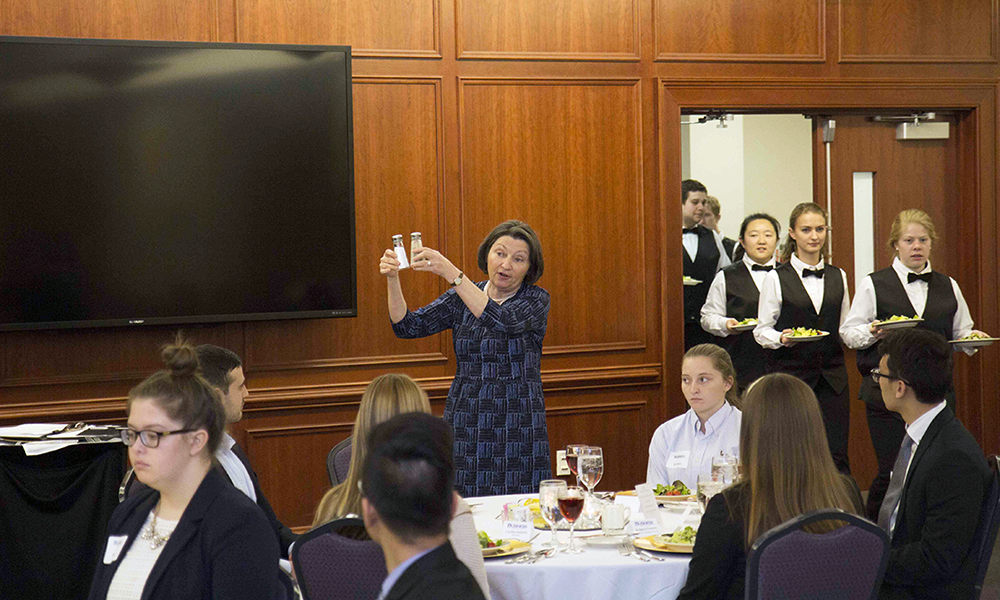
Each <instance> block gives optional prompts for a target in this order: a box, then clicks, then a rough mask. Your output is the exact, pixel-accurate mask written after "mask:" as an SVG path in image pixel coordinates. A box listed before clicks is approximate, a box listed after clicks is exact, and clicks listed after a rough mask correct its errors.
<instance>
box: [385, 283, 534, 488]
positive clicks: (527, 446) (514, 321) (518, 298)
mask: <svg viewBox="0 0 1000 600" xmlns="http://www.w3.org/2000/svg"><path fill="white" fill-rule="evenodd" d="M476 285H478V286H479V288H480V289H484V288H485V286H486V282H485V281H483V282H480V283H477V284H476ZM548 317H549V293H548V292H546V291H545V290H543V289H542V288H540V287H537V286H534V285H522V286H521V287H520V289H518V290H517V293H516V294H514V296H512V297H511V298H509V299H508V300H506V301H505V302H504V303H503V304H502V305H500V304H497V303H496V302H494V301H493V300H490V301H489V302H487V304H486V308H485V309H483V314H482V315H480V317H479V318H478V319H477V318H476V317H475V316H473V315H472V312H471V311H469V309H468V307H466V306H465V303H464V302H462V299H461V298H460V297H459V296H458V294H457V293H456V292H455V290H449V291H447V292H445V293H444V294H442V295H441V296H440V297H439V298H438V299H437V300H435V301H434V302H431V303H430V304H428V305H427V306H425V307H423V308H421V309H419V310H417V311H415V312H407V313H406V316H405V317H403V319H402V320H400V321H399V323H395V324H393V326H392V330H393V332H394V333H395V334H396V336H397V337H401V338H418V337H424V336H428V335H433V334H435V333H438V332H440V331H443V330H445V329H451V330H453V336H454V341H455V355H456V357H457V358H458V372H457V373H456V374H455V380H454V381H453V382H452V384H451V389H450V390H449V391H448V401H447V403H446V404H445V408H444V419H445V421H447V422H448V423H449V424H450V425H451V426H452V427H453V428H454V431H455V487H456V488H457V489H458V492H459V493H460V494H461V495H462V496H464V497H466V498H469V497H473V496H493V495H497V494H527V493H532V492H536V491H538V483H539V482H540V481H542V480H543V479H549V478H550V477H551V476H552V469H551V463H550V461H549V434H548V429H547V428H546V426H545V400H544V398H543V397H542V376H541V359H542V338H544V337H545V327H546V325H547V323H548Z"/></svg>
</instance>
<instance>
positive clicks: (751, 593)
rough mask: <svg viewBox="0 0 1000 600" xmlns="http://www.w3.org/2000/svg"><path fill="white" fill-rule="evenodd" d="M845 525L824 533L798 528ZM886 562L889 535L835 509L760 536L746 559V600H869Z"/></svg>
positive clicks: (789, 523) (859, 518) (877, 589)
mask: <svg viewBox="0 0 1000 600" xmlns="http://www.w3.org/2000/svg"><path fill="white" fill-rule="evenodd" d="M827 520H836V521H846V522H847V525H845V526H843V527H841V528H839V529H836V530H834V531H830V532H827V533H808V532H805V531H802V527H803V526H805V525H808V524H810V523H815V522H817V521H827ZM888 558H889V536H887V535H886V533H885V531H883V530H882V529H880V528H879V526H878V525H876V524H875V523H872V522H871V521H869V520H867V519H863V518H861V517H858V516H856V515H852V514H850V513H848V512H845V511H843V510H840V509H825V510H819V511H814V512H811V513H808V514H805V515H802V516H799V517H796V518H794V519H792V520H790V521H788V522H786V523H782V524H781V525H779V526H777V527H775V528H774V529H771V530H770V531H768V532H767V533H765V534H764V535H762V536H761V537H760V538H759V539H758V540H757V541H756V542H754V544H753V546H752V547H751V548H750V553H749V555H748V556H747V573H746V592H745V598H746V599H747V600H757V599H765V598H767V599H771V598H782V599H784V600H793V599H798V598H801V599H802V600H874V599H875V598H876V597H877V596H878V591H879V586H880V585H881V583H882V576H883V574H885V565H886V562H887V561H888Z"/></svg>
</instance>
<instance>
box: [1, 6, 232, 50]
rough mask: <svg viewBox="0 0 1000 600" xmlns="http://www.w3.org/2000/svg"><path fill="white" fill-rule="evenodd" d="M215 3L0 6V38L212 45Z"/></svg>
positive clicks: (217, 36)
mask: <svg viewBox="0 0 1000 600" xmlns="http://www.w3.org/2000/svg"><path fill="white" fill-rule="evenodd" d="M218 12H219V0H156V1H155V2H136V1H135V0H59V1H58V2H52V1H51V0H4V1H3V2H0V34H2V35H40V36H59V37H84V38H120V39H139V40H185V41H217V40H219V35H218Z"/></svg>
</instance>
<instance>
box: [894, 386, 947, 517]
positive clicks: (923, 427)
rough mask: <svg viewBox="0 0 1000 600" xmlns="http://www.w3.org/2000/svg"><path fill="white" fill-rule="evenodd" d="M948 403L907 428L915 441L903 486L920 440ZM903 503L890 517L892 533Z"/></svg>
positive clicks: (904, 475)
mask: <svg viewBox="0 0 1000 600" xmlns="http://www.w3.org/2000/svg"><path fill="white" fill-rule="evenodd" d="M945 406H947V403H946V402H944V401H941V402H939V403H937V404H936V405H934V408H932V409H930V410H929V411H927V412H925V413H924V414H922V415H920V416H919V417H917V419H916V420H915V421H914V422H912V423H910V424H909V425H907V426H906V435H908V436H909V437H910V439H911V440H913V450H912V451H910V460H909V462H907V463H906V472H905V473H904V474H903V484H904V485H905V484H906V478H907V476H909V474H910V465H912V464H913V457H914V456H916V454H917V448H919V447H920V440H921V438H923V437H924V434H925V433H927V428H928V427H930V426H931V421H933V420H934V419H935V417H937V416H938V415H939V414H941V411H942V410H944V408H945ZM902 503H903V499H902V498H900V499H899V502H897V503H896V508H894V509H892V516H890V517H889V531H892V530H893V528H894V527H895V526H896V515H897V514H898V513H899V505H900V504H902Z"/></svg>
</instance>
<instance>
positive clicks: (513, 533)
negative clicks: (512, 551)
mask: <svg viewBox="0 0 1000 600" xmlns="http://www.w3.org/2000/svg"><path fill="white" fill-rule="evenodd" d="M533 533H534V526H533V524H532V523H531V521H504V522H503V529H502V530H501V532H500V538H501V539H505V540H506V539H515V540H521V541H522V542H527V541H528V540H529V539H531V536H532V534H533Z"/></svg>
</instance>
